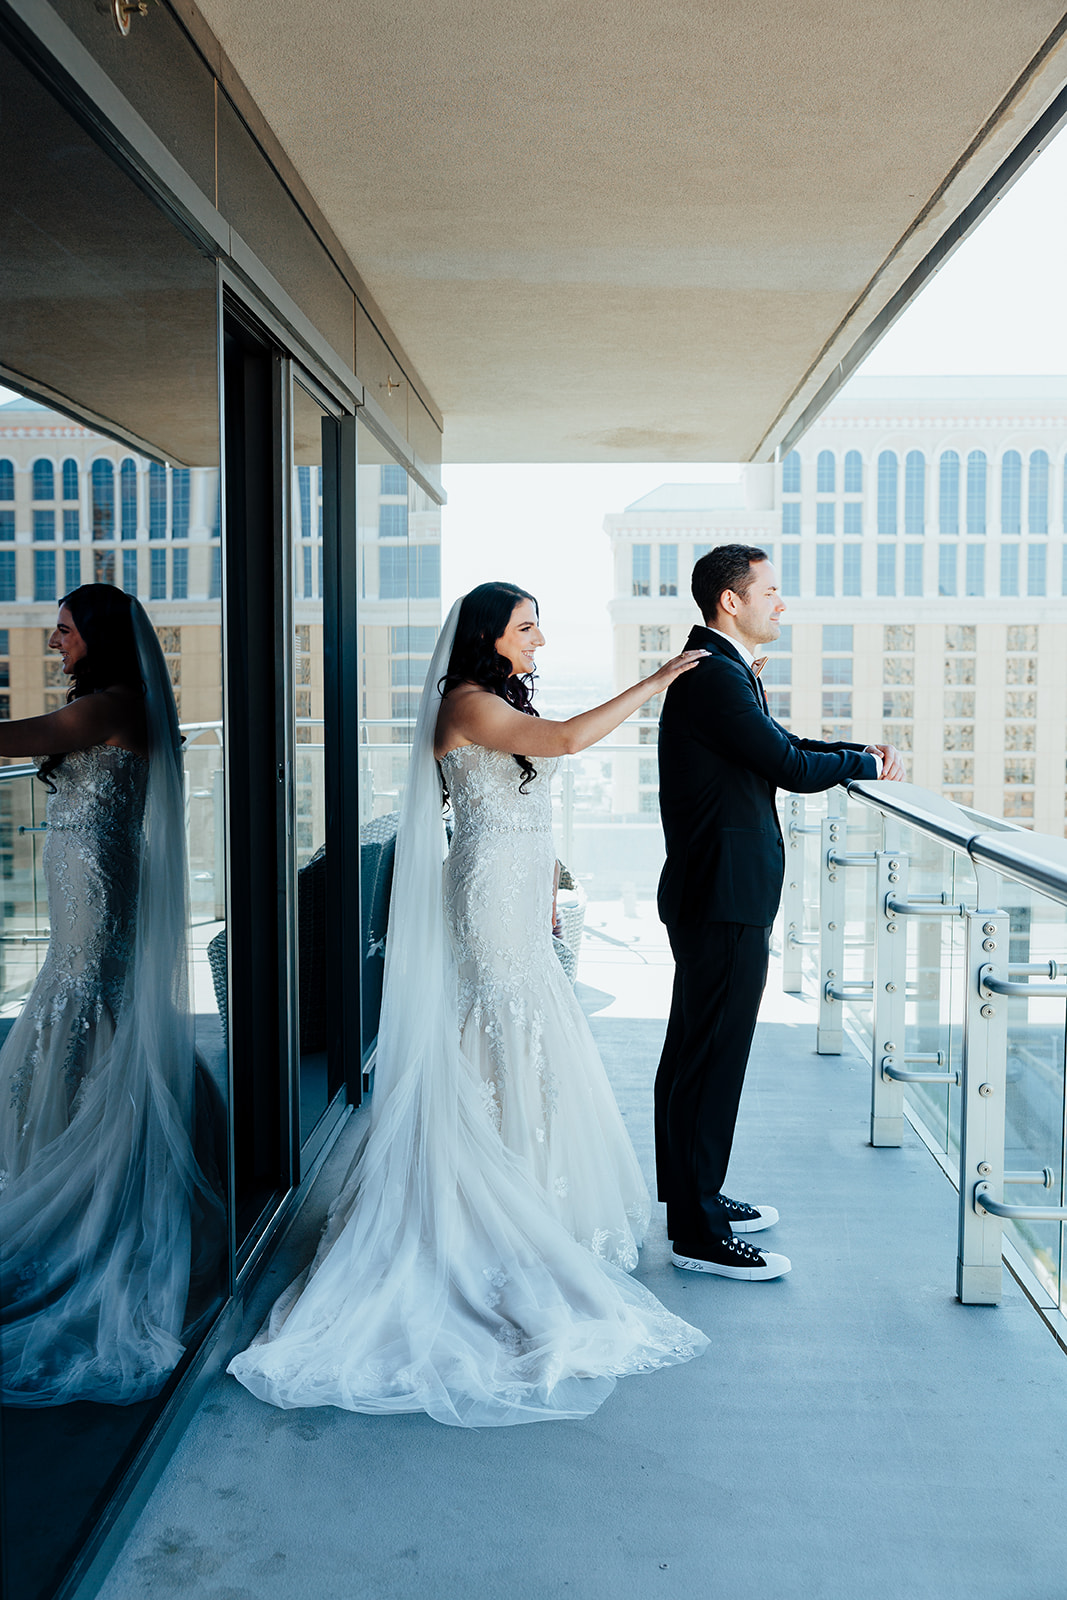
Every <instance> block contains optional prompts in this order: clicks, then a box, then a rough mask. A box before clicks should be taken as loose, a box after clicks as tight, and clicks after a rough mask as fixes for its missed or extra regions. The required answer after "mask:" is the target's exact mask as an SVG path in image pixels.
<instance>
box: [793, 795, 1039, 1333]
mask: <svg viewBox="0 0 1067 1600" xmlns="http://www.w3.org/2000/svg"><path fill="white" fill-rule="evenodd" d="M782 817H783V832H784V835H785V843H786V888H785V894H784V897H783V917H782V941H783V973H784V982H785V987H786V988H787V989H788V990H792V991H794V992H800V991H803V992H807V993H809V994H811V995H812V996H813V997H815V998H816V999H817V1001H818V1008H819V1019H818V1043H817V1048H818V1050H819V1052H820V1053H821V1054H835V1053H837V1052H839V1051H840V1050H841V1049H842V1047H843V1040H844V1037H845V1035H848V1036H849V1037H850V1038H851V1039H852V1041H853V1043H855V1044H857V1045H858V1046H859V1047H860V1048H861V1049H862V1051H863V1053H864V1054H865V1055H866V1056H868V1057H869V1059H870V1062H871V1084H872V1090H871V1124H870V1137H871V1143H872V1145H876V1146H887V1145H888V1146H892V1145H899V1144H901V1143H902V1140H903V1134H904V1123H905V1120H907V1122H909V1123H910V1124H911V1125H912V1127H914V1129H915V1130H916V1131H917V1132H918V1134H919V1136H920V1137H921V1138H922V1139H923V1141H924V1142H925V1144H926V1145H927V1147H928V1148H929V1150H930V1151H931V1152H932V1154H933V1155H934V1156H935V1157H936V1159H937V1160H938V1161H939V1162H940V1163H941V1165H942V1167H943V1168H944V1170H945V1172H946V1173H947V1174H948V1175H949V1177H950V1178H951V1179H952V1181H953V1183H954V1184H955V1186H956V1189H957V1193H958V1196H959V1202H958V1206H959V1240H958V1251H957V1293H958V1295H959V1298H960V1299H961V1300H963V1301H964V1302H965V1303H968V1304H991V1303H995V1302H997V1301H999V1299H1000V1298H1001V1289H1002V1271H1001V1259H1002V1256H1003V1259H1004V1260H1005V1261H1006V1262H1007V1263H1008V1265H1009V1267H1010V1268H1011V1269H1012V1271H1013V1273H1014V1274H1015V1276H1016V1277H1017V1279H1018V1280H1019V1282H1020V1283H1021V1284H1022V1286H1023V1288H1024V1289H1025V1290H1026V1291H1027V1293H1028V1294H1029V1295H1030V1298H1031V1299H1032V1300H1033V1302H1034V1304H1035V1305H1037V1306H1038V1307H1039V1309H1041V1310H1042V1312H1043V1314H1044V1315H1045V1316H1046V1317H1047V1318H1048V1320H1049V1321H1050V1322H1051V1323H1052V1325H1053V1327H1054V1331H1056V1333H1057V1336H1058V1337H1059V1338H1060V1339H1061V1342H1064V1338H1065V1335H1067V1320H1065V1317H1064V1313H1065V1312H1067V1281H1065V1270H1067V1269H1065V1262H1064V1223H1065V1222H1067V1187H1065V1178H1064V1166H1065V1154H1067V1150H1065V1130H1067V1099H1065V1072H1064V1066H1065V1059H1067V1006H1065V999H1067V981H1065V979H1067V841H1064V840H1063V839H1058V838H1049V837H1044V836H1041V835H1037V834H1033V833H1030V832H1028V831H1026V830H1024V829H1022V828H1019V827H1017V826H1015V825H1014V824H1012V823H1009V822H1004V821H1002V820H1001V819H999V818H994V817H987V816H984V815H982V814H981V813H979V812H975V811H972V810H969V809H967V808H965V807H962V806H957V805H954V804H952V803H951V802H949V801H946V800H944V799H942V798H941V797H940V796H937V795H934V794H931V793H929V792H928V791H926V790H922V789H917V788H915V787H914V786H912V785H910V784H892V785H881V784H872V783H854V784H851V785H849V788H848V793H847V794H846V793H845V792H844V790H842V789H835V790H831V791H830V793H829V794H826V795H819V796H816V797H804V796H800V795H788V796H785V797H784V798H783V801H782Z"/></svg>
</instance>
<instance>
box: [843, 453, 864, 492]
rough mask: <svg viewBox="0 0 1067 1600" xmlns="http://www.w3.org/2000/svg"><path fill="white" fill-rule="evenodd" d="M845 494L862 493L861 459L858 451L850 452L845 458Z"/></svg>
mask: <svg viewBox="0 0 1067 1600" xmlns="http://www.w3.org/2000/svg"><path fill="white" fill-rule="evenodd" d="M845 493H846V494H862V493H863V457H862V456H861V455H860V453H859V451H858V450H850V451H849V452H848V454H847V455H846V456H845Z"/></svg>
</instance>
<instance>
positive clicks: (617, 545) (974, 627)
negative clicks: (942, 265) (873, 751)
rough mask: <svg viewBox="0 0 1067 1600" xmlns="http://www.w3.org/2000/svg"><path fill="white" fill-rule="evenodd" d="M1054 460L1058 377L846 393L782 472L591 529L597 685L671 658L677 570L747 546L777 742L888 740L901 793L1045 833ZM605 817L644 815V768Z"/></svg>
mask: <svg viewBox="0 0 1067 1600" xmlns="http://www.w3.org/2000/svg"><path fill="white" fill-rule="evenodd" d="M1065 457H1067V378H1058V377H1055V378H1052V377H1038V378H1025V377H1022V378H981V377H965V378H944V379H933V378H878V379H874V378H872V379H860V380H854V381H853V382H852V383H851V384H850V385H849V386H848V387H847V389H845V390H844V391H842V393H841V395H840V396H839V398H838V399H836V400H835V401H834V402H833V403H832V404H831V405H830V406H829V407H828V409H827V411H826V412H825V414H824V415H823V416H822V418H821V419H820V420H819V421H818V422H817V423H816V424H815V425H814V426H813V427H812V428H811V430H810V432H809V433H808V434H807V435H806V436H805V438H804V440H803V441H802V443H801V444H800V445H799V447H798V448H797V449H795V450H793V451H791V452H790V453H789V454H788V455H787V456H786V457H785V459H784V460H783V461H782V462H780V463H778V464H776V465H773V466H751V467H748V468H746V469H744V471H743V475H742V480H741V482H740V483H739V484H737V485H719V484H711V485H709V484H675V483H667V484H664V485H662V486H661V487H660V488H658V489H656V490H654V491H653V492H652V493H650V494H648V495H646V496H644V497H643V498H642V499H640V500H637V501H635V502H634V504H633V505H631V506H629V507H628V508H627V509H626V510H625V511H624V512H622V513H618V514H612V515H609V516H607V517H606V518H605V521H604V528H605V531H606V533H607V535H608V537H609V539H610V541H611V546H612V554H613V561H614V599H613V600H612V602H611V617H612V623H613V632H614V639H615V675H616V683H617V684H619V685H620V686H621V685H622V684H625V683H630V682H632V681H633V680H634V678H636V677H638V676H641V675H644V674H646V673H648V672H650V671H652V670H654V668H655V666H656V665H657V664H658V663H659V662H661V661H662V660H664V659H666V657H667V656H668V655H670V654H672V653H674V652H676V651H678V650H680V649H681V648H682V646H683V644H684V642H685V638H686V635H687V634H688V631H689V628H690V626H691V625H692V623H693V622H694V620H696V617H695V612H694V607H693V602H692V599H691V596H690V588H689V583H690V573H691V570H692V566H693V563H694V561H696V560H697V559H699V557H700V556H701V555H703V554H704V553H705V551H707V550H709V549H710V548H711V547H712V546H714V545H717V544H724V543H728V542H734V541H736V542H740V543H745V544H754V545H759V546H760V547H762V548H763V549H765V550H767V552H768V554H769V555H770V556H771V559H772V560H773V561H774V562H775V565H776V566H777V568H778V571H779V574H780V581H781V587H782V593H783V595H784V597H785V599H786V600H787V602H788V610H787V612H786V614H785V618H784V621H783V627H782V636H781V639H780V640H779V641H778V644H777V645H776V646H775V647H774V649H773V652H772V656H771V660H770V661H769V662H768V664H767V667H766V668H765V670H764V675H763V681H764V683H765V684H766V687H767V693H768V698H769V701H770V705H771V709H772V712H773V714H774V715H775V716H776V717H778V719H779V720H780V721H781V722H782V723H783V725H784V726H786V727H787V728H790V729H793V730H795V731H796V732H798V733H804V734H806V735H808V736H811V737H823V738H826V739H837V738H856V739H863V740H867V739H879V740H885V741H888V742H892V743H893V744H896V745H897V746H898V747H899V748H900V749H901V750H902V751H903V752H904V755H905V760H906V763H907V768H908V776H909V778H910V779H911V781H912V782H914V783H917V784H920V785H922V786H923V787H924V788H929V789H933V790H935V791H938V792H940V793H942V794H944V795H946V796H948V797H949V798H951V799H953V800H956V801H959V802H960V803H961V804H964V805H968V806H974V807H975V808H977V809H978V810H980V811H983V812H986V813H989V814H992V815H995V816H1004V817H1009V818H1011V819H1012V820H1014V821H1018V822H1021V823H1023V824H1024V825H1025V826H1028V827H1034V828H1036V829H1037V830H1038V831H1040V832H1043V833H1054V834H1062V833H1063V832H1064V831H1065V823H1067V816H1065V789H1064V779H1065V756H1067V609H1065V598H1067V543H1065V503H1067V476H1065ZM639 737H640V738H641V739H642V741H644V742H650V743H651V742H654V740H655V729H654V728H650V727H644V728H641V729H640V730H639ZM617 804H621V805H623V806H624V807H625V808H626V809H636V810H640V811H648V810H653V809H654V808H655V763H654V761H652V760H651V759H650V760H649V761H647V762H642V763H641V770H640V781H639V783H638V785H637V793H636V794H634V793H628V794H625V793H620V795H619V798H618V801H617Z"/></svg>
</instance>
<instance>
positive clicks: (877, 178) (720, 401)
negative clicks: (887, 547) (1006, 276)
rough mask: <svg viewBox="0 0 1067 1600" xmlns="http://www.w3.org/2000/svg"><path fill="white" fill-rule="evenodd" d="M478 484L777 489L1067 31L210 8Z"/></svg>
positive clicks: (763, 3)
mask: <svg viewBox="0 0 1067 1600" xmlns="http://www.w3.org/2000/svg"><path fill="white" fill-rule="evenodd" d="M198 3H199V6H200V9H201V11H202V13H203V15H204V17H205V19H206V20H207V22H208V24H209V25H210V27H211V28H212V29H213V30H214V32H215V34H216V35H217V37H218V39H219V41H220V43H221V45H222V46H223V48H224V50H225V51H226V52H227V54H228V55H229V57H230V60H231V62H232V64H233V66H234V68H235V69H236V72H237V74H238V75H239V76H240V77H241V79H242V80H243V81H244V83H245V85H246V86H247V88H248V90H249V92H250V93H251V95H252V96H253V98H254V99H255V101H256V102H257V104H258V106H259V107H260V109H261V110H262V112H263V114H264V116H265V118H266V120H267V121H268V122H269V124H270V125H271V127H272V129H273V130H274V132H275V134H276V135H277V136H278V138H279V140H280V142H281V144H282V146H283V147H284V149H285V151H286V152H287V154H288V156H289V157H290V159H291V160H292V162H293V164H294V166H295V167H296V169H297V171H298V172H299V174H300V176H301V177H302V179H303V180H304V182H305V183H306V184H307V186H308V188H309V190H310V191H311V193H312V195H313V196H314V198H315V200H316V201H317V202H318V204H319V206H320V207H321V209H322V211H323V213H324V215H325V217H326V218H327V220H328V221H329V223H330V224H331V225H332V227H333V229H334V231H335V232H336V234H337V235H338V237H339V239H340V241H341V243H342V244H343V245H344V247H345V248H346V250H347V251H348V253H349V255H350V256H351V258H352V260H353V262H354V263H355V265H356V267H357V268H358V270H359V272H360V273H361V274H362V276H363V278H364V279H365V281H366V283H367V285H368V287H369V289H370V290H371V292H372V294H373V295H374V296H375V298H376V299H377V301H378V303H379V305H380V306H381V308H382V310H383V311H384V313H385V315H386V316H387V317H388V319H389V321H390V323H391V325H392V327H393V329H394V330H395V333H396V335H397V337H398V339H399V341H400V342H401V344H402V345H403V346H404V348H405V350H406V351H407V352H408V354H409V355H410V357H411V360H412V361H413V363H414V364H415V366H416V367H417V368H418V370H419V372H420V373H421V375H422V378H423V380H424V381H425V382H426V384H427V386H428V387H429V389H430V392H431V394H432V397H433V400H434V401H435V402H436V404H437V405H438V406H439V407H440V409H441V411H442V412H443V414H444V419H445V456H446V459H448V460H453V461H550V460H557V461H563V460H571V461H627V460H663V461H670V460H694V459H697V460H699V459H704V460H709V461H712V460H725V461H738V460H748V459H766V458H767V457H768V456H769V455H770V453H771V452H772V451H773V450H774V448H775V447H776V445H777V444H778V443H779V442H780V441H781V440H782V438H783V437H785V435H786V434H787V433H788V431H789V429H790V427H791V426H793V425H794V424H795V422H796V421H797V419H798V418H800V417H801V416H802V414H803V413H804V410H805V407H807V406H808V405H809V404H810V403H811V402H812V400H813V399H814V397H815V396H816V395H817V394H818V393H819V391H820V390H821V389H822V387H823V385H824V384H825V383H826V382H827V380H828V379H831V377H832V374H833V373H834V371H835V369H836V368H837V366H838V364H839V363H841V362H843V361H846V360H847V358H848V355H849V352H850V351H855V349H856V347H857V344H858V342H860V341H862V340H863V339H864V338H865V337H869V330H871V329H872V328H877V327H878V326H879V325H880V324H879V318H880V315H881V314H883V312H884V308H885V307H886V306H887V305H888V304H889V303H890V301H891V299H892V297H893V296H894V294H896V293H897V291H899V290H900V288H901V286H902V285H903V284H905V283H906V282H907V281H908V279H909V276H910V275H911V274H912V273H913V272H914V270H915V269H916V267H917V266H918V265H919V264H920V263H921V262H922V261H923V260H924V258H926V257H927V255H928V253H929V252H930V251H931V249H933V248H935V247H936V246H937V245H938V242H939V241H942V240H943V239H944V238H945V237H946V235H951V230H952V229H953V227H954V225H955V224H956V222H957V219H958V218H959V217H960V215H961V213H963V211H964V209H965V207H967V206H968V205H970V204H971V202H972V201H973V200H974V197H975V196H976V195H977V194H978V193H979V191H980V190H982V189H983V186H984V185H986V184H987V183H988V181H989V180H990V178H991V177H992V175H993V174H994V173H996V172H997V170H998V169H999V168H1000V166H1001V164H1002V163H1003V162H1004V160H1005V159H1006V158H1007V157H1008V156H1009V155H1010V154H1011V152H1012V150H1013V149H1014V148H1015V147H1016V146H1017V145H1018V144H1019V143H1020V141H1021V140H1022V139H1023V138H1024V136H1026V135H1027V134H1028V132H1029V131H1030V130H1031V129H1032V128H1033V127H1034V126H1035V124H1036V123H1037V122H1038V119H1039V118H1040V117H1041V116H1042V114H1043V113H1045V112H1047V110H1048V108H1049V106H1050V104H1051V102H1052V101H1053V100H1054V98H1055V97H1056V95H1057V94H1058V93H1059V92H1060V91H1061V90H1062V88H1063V86H1064V83H1065V82H1067V51H1065V47H1064V44H1063V38H1062V35H1063V31H1064V19H1063V16H1062V6H1061V0H1010V4H1005V3H1004V0H925V3H919V0H792V3H790V0H774V3H770V0H747V3H745V4H736V3H734V4H727V3H724V0H719V3H710V0H709V3H704V4H699V3H695V0H689V3H677V0H661V3H660V4H658V5H651V4H649V0H597V3H595V4H594V3H592V0H540V3H537V4H530V5H525V6H523V5H518V6H516V5H504V4H502V3H500V0H362V3H360V4H358V5H355V4H353V3H352V0H317V3H316V4H315V5H313V6H310V7H308V6H293V5H292V4H290V3H287V0H286V3H283V0H198Z"/></svg>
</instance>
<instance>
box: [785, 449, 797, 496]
mask: <svg viewBox="0 0 1067 1600" xmlns="http://www.w3.org/2000/svg"><path fill="white" fill-rule="evenodd" d="M782 493H783V494H799V493H800V457H799V456H798V455H797V453H796V451H795V450H790V452H789V454H788V455H787V456H786V458H785V460H784V461H783V462H782Z"/></svg>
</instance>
